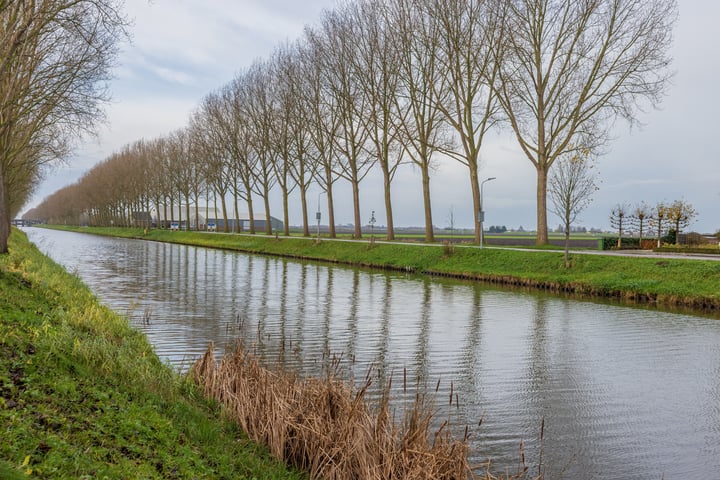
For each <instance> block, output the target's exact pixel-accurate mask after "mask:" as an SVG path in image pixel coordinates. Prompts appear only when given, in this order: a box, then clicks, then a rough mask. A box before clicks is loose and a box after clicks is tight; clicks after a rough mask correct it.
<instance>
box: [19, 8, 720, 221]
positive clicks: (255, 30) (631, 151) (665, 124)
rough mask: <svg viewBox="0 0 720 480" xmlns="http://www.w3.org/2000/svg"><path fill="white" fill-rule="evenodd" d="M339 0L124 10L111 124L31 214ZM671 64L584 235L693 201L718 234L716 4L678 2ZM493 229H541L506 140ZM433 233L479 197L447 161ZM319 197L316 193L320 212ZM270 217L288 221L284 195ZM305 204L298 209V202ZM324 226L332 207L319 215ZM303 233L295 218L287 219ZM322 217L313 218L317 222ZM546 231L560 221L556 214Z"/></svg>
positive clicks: (415, 193) (609, 173) (366, 185)
mask: <svg viewBox="0 0 720 480" xmlns="http://www.w3.org/2000/svg"><path fill="white" fill-rule="evenodd" d="M335 4H336V2H335V1H334V0H302V1H299V0H153V1H150V2H149V1H148V0H126V11H127V13H128V15H129V16H130V17H131V18H133V19H134V25H133V27H132V35H133V42H132V44H131V45H126V46H124V48H123V52H122V54H121V56H120V58H119V66H118V68H117V72H116V79H115V80H114V81H113V83H112V86H111V89H112V95H113V101H112V103H111V104H110V105H108V107H107V117H108V122H107V125H106V126H105V127H104V128H101V130H100V134H99V137H98V139H94V140H91V141H88V142H86V143H84V144H82V145H81V146H80V147H79V148H78V150H77V153H76V155H74V156H72V157H71V158H70V159H69V160H68V162H66V164H64V165H61V166H57V167H55V168H54V169H53V170H52V171H51V172H48V174H47V179H46V180H45V181H44V182H43V183H42V184H41V185H40V186H39V188H38V189H37V192H36V194H35V196H34V197H33V198H32V199H31V201H30V202H29V203H28V205H27V207H33V206H35V205H37V204H38V203H39V202H40V201H41V200H42V199H43V198H44V197H46V196H47V195H49V194H51V193H52V192H54V191H56V190H58V189H59V188H62V187H64V186H66V185H69V184H71V183H73V182H75V181H76V180H77V179H79V178H80V177H81V176H82V175H83V174H84V173H85V172H86V171H88V170H89V169H90V168H91V167H92V166H93V165H94V164H95V163H97V162H99V161H102V160H103V159H105V158H107V157H108V156H109V155H110V154H111V153H113V152H115V151H117V150H119V149H120V148H121V147H122V146H123V145H125V144H128V143H130V142H132V141H134V140H137V139H140V138H154V137H157V136H160V135H164V134H167V133H169V132H171V131H172V130H174V129H176V128H180V127H183V126H185V125H186V124H187V121H188V118H189V114H190V112H191V111H192V110H193V109H194V108H195V107H196V106H197V105H198V104H199V102H200V100H201V99H202V98H203V96H204V95H205V94H207V93H208V92H210V91H212V90H214V89H216V88H218V87H220V86H222V85H224V84H226V83H228V82H229V81H230V80H231V79H232V78H233V76H234V75H235V73H236V72H238V71H239V70H241V69H243V68H245V67H247V66H248V65H250V64H251V63H252V61H253V60H254V59H256V58H267V57H268V56H269V55H270V54H271V52H272V51H273V49H274V47H275V46H277V45H278V44H279V43H280V42H282V41H284V40H288V39H289V40H294V39H296V38H298V37H300V36H301V34H302V30H303V27H304V26H305V25H312V24H316V23H317V21H318V19H319V18H320V15H321V12H322V10H323V9H329V8H333V6H334V5H335ZM679 5H680V16H679V21H678V23H677V26H676V29H675V32H674V46H673V48H672V56H673V58H674V65H673V68H674V70H675V71H676V75H675V77H674V79H673V85H672V86H671V88H670V90H669V94H668V96H667V97H666V98H665V100H664V102H663V104H662V107H661V109H660V110H656V111H649V112H647V113H645V114H641V116H640V120H641V122H642V123H643V126H642V127H641V128H634V129H632V130H630V129H629V127H628V126H627V125H626V124H619V125H618V126H617V129H616V133H615V140H614V141H613V142H612V144H611V146H610V149H609V151H608V152H607V153H606V154H605V155H604V156H603V157H601V158H600V159H599V162H598V165H599V171H600V174H601V181H602V183H601V184H600V190H599V191H598V193H597V194H596V195H595V197H594V201H593V203H592V204H591V206H590V207H589V208H588V209H587V210H586V211H584V212H583V213H582V214H581V216H580V221H579V222H577V223H578V224H579V225H584V226H586V227H588V228H590V227H599V228H604V229H609V228H610V226H609V220H608V216H609V213H610V210H611V208H612V207H613V206H614V205H615V204H617V203H619V202H627V203H629V204H631V205H632V204H635V203H637V202H639V201H641V200H644V201H646V202H647V203H649V204H651V205H652V204H655V203H656V202H658V201H672V200H675V199H681V198H682V199H685V200H687V201H688V202H690V203H691V204H692V205H694V206H695V208H696V210H697V211H698V213H699V215H698V217H697V219H696V221H695V222H694V224H693V225H692V226H691V230H696V231H700V232H715V231H717V230H718V229H720V141H718V137H720V121H719V120H718V111H717V110H718V108H720V101H719V99H720V97H719V95H718V87H717V82H718V74H719V73H720V35H718V34H717V21H718V19H719V18H720V2H718V1H717V0H679ZM481 177H482V178H487V177H497V179H496V180H494V181H492V182H488V183H486V184H485V188H484V197H483V198H484V205H485V210H486V217H485V225H486V226H489V225H506V226H507V227H508V228H517V227H519V226H523V228H525V229H526V230H531V229H534V228H535V179H536V176H535V170H534V168H533V167H532V165H531V164H530V162H529V161H528V160H527V159H526V157H524V155H523V154H522V152H521V151H520V150H519V148H518V147H517V145H516V144H515V142H514V140H513V138H512V137H511V136H510V135H509V134H508V133H507V132H505V133H503V132H498V133H492V134H491V135H490V138H489V139H488V141H487V144H486V146H485V147H484V151H483V153H482V164H481ZM394 185H395V186H394V193H393V208H394V212H395V223H396V225H398V226H422V225H423V208H422V196H421V183H420V178H419V175H418V174H417V172H416V171H414V170H413V168H412V167H410V166H406V167H405V168H403V169H402V170H401V171H400V172H399V173H398V177H397V178H396V180H395V183H394ZM431 190H432V200H433V221H434V222H433V223H434V224H435V225H436V226H438V227H447V226H449V223H450V212H451V210H452V211H453V217H454V223H455V225H456V226H458V227H462V226H465V227H470V226H471V225H472V218H473V213H472V199H471V195H470V188H469V185H468V181H467V174H466V172H465V167H463V166H460V165H459V164H456V163H453V162H450V161H447V162H442V163H441V164H440V166H439V169H438V171H437V172H435V174H434V175H433V177H432V179H431ZM319 191H320V190H319V188H317V187H313V188H312V189H311V190H310V202H309V203H310V209H311V210H315V209H316V208H317V194H318V193H319ZM274 197H275V198H274V199H273V202H272V207H273V208H272V212H271V213H272V215H273V216H275V217H278V218H282V210H281V208H282V207H281V203H280V196H279V193H277V194H276V195H275V196H274ZM382 198H383V197H382V184H381V182H380V178H379V177H378V176H376V177H375V178H373V177H368V178H367V179H366V180H365V181H364V182H363V183H362V184H361V205H362V218H363V223H366V221H367V220H369V219H370V215H371V211H373V210H374V211H375V216H376V218H377V225H384V224H385V217H384V205H383V201H382ZM336 201H337V203H336V210H335V211H336V221H337V223H339V224H344V223H351V222H352V221H353V220H352V197H351V193H350V190H349V188H347V187H346V186H343V185H339V191H338V193H337V194H336ZM291 204H293V205H298V204H299V202H291ZM321 210H322V211H323V219H326V218H327V208H326V207H325V206H324V205H323V206H321ZM290 215H291V216H290V220H291V223H292V224H300V223H301V217H300V212H299V209H298V210H295V211H291V214H290ZM310 217H311V218H314V215H312V214H311V215H310ZM548 223H549V226H550V228H551V229H552V228H554V227H555V226H556V225H557V224H558V223H559V219H557V218H555V217H554V216H553V215H552V214H549V216H548Z"/></svg>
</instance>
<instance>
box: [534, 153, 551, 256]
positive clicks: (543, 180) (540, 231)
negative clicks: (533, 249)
mask: <svg viewBox="0 0 720 480" xmlns="http://www.w3.org/2000/svg"><path fill="white" fill-rule="evenodd" d="M548 168H549V167H546V166H545V165H544V164H543V163H540V164H538V166H537V237H536V240H535V243H536V244H537V245H547V243H548V226H547V179H548V172H547V171H548Z"/></svg>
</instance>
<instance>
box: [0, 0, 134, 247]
mask: <svg viewBox="0 0 720 480" xmlns="http://www.w3.org/2000/svg"><path fill="white" fill-rule="evenodd" d="M125 26H126V22H125V20H124V19H123V17H122V16H121V14H120V6H119V5H118V2H116V1H115V0H13V1H6V0H0V252H6V251H7V238H8V235H9V231H10V228H9V225H10V221H11V219H12V217H13V216H14V215H15V214H17V212H18V211H19V209H20V208H22V205H23V204H24V202H25V201H26V199H27V198H28V196H29V195H30V193H31V192H32V190H33V188H34V186H35V184H36V183H37V181H38V180H39V178H40V176H41V174H42V171H41V167H42V166H43V165H45V164H47V163H49V162H51V161H53V160H57V159H61V158H63V157H64V156H66V155H67V154H68V153H69V151H70V149H71V147H72V143H73V140H74V139H77V138H78V137H80V136H81V135H83V134H85V133H88V132H90V131H92V129H93V127H94V126H95V125H96V123H97V122H98V120H101V119H102V117H103V114H102V110H100V105H101V103H102V102H103V101H104V100H106V99H107V89H106V82H107V81H108V80H109V78H110V68H111V66H112V63H113V61H114V59H115V57H116V54H117V42H118V41H120V40H121V39H123V38H124V37H125Z"/></svg>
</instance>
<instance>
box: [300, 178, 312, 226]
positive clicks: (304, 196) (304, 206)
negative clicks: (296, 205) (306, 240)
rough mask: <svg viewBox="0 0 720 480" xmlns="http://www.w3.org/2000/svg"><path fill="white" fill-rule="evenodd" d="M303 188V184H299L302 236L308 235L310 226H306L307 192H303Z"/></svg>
mask: <svg viewBox="0 0 720 480" xmlns="http://www.w3.org/2000/svg"><path fill="white" fill-rule="evenodd" d="M305 188H306V187H305V185H301V186H300V205H301V207H302V223H303V237H309V236H310V227H309V226H308V213H307V192H305Z"/></svg>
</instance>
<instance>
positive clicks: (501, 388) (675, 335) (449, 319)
mask: <svg viewBox="0 0 720 480" xmlns="http://www.w3.org/2000/svg"><path fill="white" fill-rule="evenodd" d="M25 231H26V232H27V234H28V236H29V237H30V239H31V240H32V241H33V242H34V243H35V244H36V245H38V247H39V248H40V250H41V251H43V252H44V253H46V254H48V255H49V256H50V257H52V258H53V259H55V260H56V261H57V262H59V263H61V264H63V265H64V266H65V267H66V268H67V269H68V270H69V271H70V272H74V273H76V274H77V275H79V276H80V277H81V278H82V279H83V280H84V281H85V282H86V283H87V284H88V285H89V286H90V287H91V288H92V289H93V290H94V291H95V292H96V294H97V295H98V296H99V298H100V299H101V300H102V301H103V302H104V303H106V304H107V305H109V306H110V307H112V308H113V309H115V310H116V311H118V312H120V313H123V314H126V315H127V316H128V318H129V319H130V321H131V322H132V324H133V325H134V326H135V327H136V328H138V329H140V330H142V331H143V332H145V334H146V335H147V337H148V338H149V340H150V341H151V342H152V344H153V345H154V347H155V350H156V352H157V353H158V355H159V356H160V357H162V358H164V359H166V360H167V361H168V362H170V363H172V364H173V365H175V366H176V367H177V368H179V369H184V368H187V366H188V365H189V364H190V362H192V361H193V360H194V359H195V358H197V357H198V356H199V355H201V354H202V353H203V352H204V351H205V350H206V348H207V346H208V344H209V343H210V342H214V343H215V344H216V345H218V347H219V348H221V349H222V348H230V346H231V345H232V344H234V342H235V341H236V339H238V338H242V339H243V341H244V343H245V344H246V345H250V346H252V348H254V349H256V350H258V351H259V352H261V353H263V354H264V355H265V357H266V358H268V359H271V360H269V361H281V362H283V364H284V365H286V366H288V367H291V368H293V369H295V370H298V371H300V372H303V373H306V374H310V375H312V374H317V373H318V371H319V368H320V365H321V363H322V358H323V355H324V354H328V353H331V354H332V353H335V354H342V355H343V357H344V358H345V359H346V371H347V375H348V376H353V375H355V376H357V377H361V376H362V377H364V375H365V372H366V371H367V369H368V368H369V367H370V366H373V368H374V373H373V375H374V376H375V377H376V378H377V383H378V385H382V384H383V383H384V382H386V381H387V380H388V379H389V378H390V377H391V376H392V377H393V379H394V380H393V385H394V387H393V388H394V390H393V391H394V392H395V394H396V395H397V397H398V398H401V397H402V396H403V393H402V388H403V387H402V378H403V372H407V378H408V379H409V380H408V382H411V381H412V382H413V383H414V380H410V379H416V378H421V379H422V381H423V382H427V384H428V385H431V389H434V388H435V385H436V382H437V381H438V380H440V389H439V391H438V394H437V401H436V404H437V407H438V412H439V413H438V414H439V416H440V417H442V418H447V417H448V416H449V417H450V418H451V420H452V422H453V423H454V424H455V425H456V426H457V428H458V430H457V431H458V432H462V430H463V429H464V426H465V425H466V424H467V425H470V426H471V432H472V444H473V449H474V451H475V452H476V454H475V457H473V459H474V460H477V461H482V460H485V459H491V460H492V464H493V466H494V470H495V471H500V470H502V471H504V470H505V469H506V468H507V469H510V471H514V470H515V469H516V468H517V465H518V463H519V457H520V443H521V441H522V442H523V443H524V454H525V456H526V458H527V461H528V463H529V464H530V465H531V466H532V465H533V464H534V463H536V462H537V459H538V458H539V452H540V448H542V459H543V467H544V469H545V474H546V478H549V479H559V478H569V479H589V478H598V479H600V478H602V479H660V478H665V479H674V478H683V479H685V478H717V475H718V472H720V321H718V320H717V319H712V318H704V317H700V316H692V315H685V314H679V313H671V312H663V311H658V310H652V309H643V308H631V307H627V306H620V305H613V304H607V303H597V302H588V301H578V300H572V299H566V298H559V297H555V296H548V295H543V294H537V293H525V292H520V291H514V290H502V289H498V288H494V287H488V286H484V285H478V284H473V283H467V282H458V281H446V280H442V281H436V280H429V279H427V278H423V277H416V276H405V275H400V274H397V273H385V272H376V271H370V270H359V269H351V268H343V267H338V266H328V265H323V264H314V263H303V262H297V261H288V260H284V259H279V258H270V257H263V256H252V255H245V254H238V253H231V252H225V251H220V250H211V249H203V248H195V247H188V246H181V245H171V244H163V243H154V242H144V241H136V240H125V239H115V238H105V237H97V236H91V235H84V234H77V233H68V232H59V231H51V230H45V229H36V228H27V229H25ZM451 390H452V392H454V394H453V397H455V395H457V397H456V398H457V400H458V403H457V404H455V403H453V406H452V408H449V409H448V408H447V403H448V397H449V396H450V391H451ZM398 408H400V407H398ZM480 419H482V425H481V426H480V427H479V428H478V423H480ZM543 419H544V421H545V432H544V441H543V442H542V444H541V443H540V441H539V437H540V429H541V424H542V420H543ZM534 468H537V467H536V466H535V467H534Z"/></svg>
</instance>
